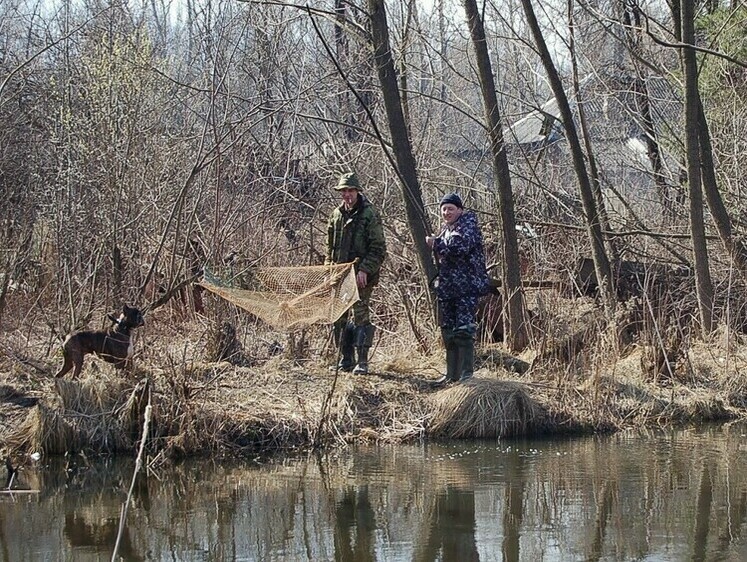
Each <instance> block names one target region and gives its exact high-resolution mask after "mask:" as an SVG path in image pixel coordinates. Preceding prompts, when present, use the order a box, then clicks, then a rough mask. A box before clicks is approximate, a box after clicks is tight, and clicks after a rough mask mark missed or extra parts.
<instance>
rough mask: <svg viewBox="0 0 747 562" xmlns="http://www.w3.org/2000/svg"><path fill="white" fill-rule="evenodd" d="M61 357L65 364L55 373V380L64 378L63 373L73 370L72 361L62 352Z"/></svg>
mask: <svg viewBox="0 0 747 562" xmlns="http://www.w3.org/2000/svg"><path fill="white" fill-rule="evenodd" d="M63 357H64V358H65V362H64V363H63V364H62V367H60V370H59V371H57V374H56V375H55V378H58V379H59V378H60V377H64V376H65V373H67V372H68V371H69V370H70V369H72V368H73V361H72V360H71V359H70V356H69V355H68V354H67V353H65V352H64V351H63Z"/></svg>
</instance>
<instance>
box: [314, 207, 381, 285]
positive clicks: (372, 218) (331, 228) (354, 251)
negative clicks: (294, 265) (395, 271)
mask: <svg viewBox="0 0 747 562" xmlns="http://www.w3.org/2000/svg"><path fill="white" fill-rule="evenodd" d="M385 257H386V241H385V240H384V227H383V225H382V223H381V216H380V215H379V212H378V211H377V210H376V209H375V208H374V206H373V205H371V203H369V201H368V199H366V198H365V197H364V196H363V195H360V196H359V197H358V202H357V203H356V204H355V206H354V207H353V208H352V209H351V210H350V211H346V210H345V208H344V206H342V205H340V206H339V207H337V208H336V209H335V210H334V211H332V214H331V215H330V217H329V222H328V223H327V254H326V258H325V260H324V263H325V264H330V263H344V262H351V261H353V260H355V259H356V258H358V264H357V265H356V268H355V270H356V272H358V271H365V272H366V273H367V274H368V283H369V285H375V284H376V283H377V282H378V280H379V269H381V264H382V263H383V262H384V258H385Z"/></svg>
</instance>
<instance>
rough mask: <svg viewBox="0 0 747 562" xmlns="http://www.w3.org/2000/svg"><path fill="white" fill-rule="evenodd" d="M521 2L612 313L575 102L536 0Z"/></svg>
mask: <svg viewBox="0 0 747 562" xmlns="http://www.w3.org/2000/svg"><path fill="white" fill-rule="evenodd" d="M521 4H522V6H523V7H524V14H525V15H526V18H527V22H528V24H529V28H530V30H531V32H532V36H533V37H534V43H535V45H536V47H537V50H538V51H539V55H540V59H541V60H542V64H543V66H544V68H545V72H546V73H547V76H548V78H549V81H550V86H551V88H552V91H553V94H554V95H555V99H556V101H557V103H558V107H559V109H560V115H561V117H562V121H563V129H564V130H565V134H566V138H567V140H568V143H569V145H570V149H571V154H572V156H573V167H574V170H575V172H576V177H577V179H578V184H579V190H580V192H581V201H582V203H583V207H584V215H585V217H586V228H587V232H588V235H589V240H590V242H591V255H592V259H593V260H594V269H595V272H596V276H597V279H598V280H599V287H600V289H601V292H602V295H603V297H604V302H605V307H606V308H607V310H608V312H609V313H610V315H611V313H612V312H613V311H614V309H615V289H614V281H613V278H612V271H611V268H610V262H609V258H608V256H607V252H606V251H605V248H604V236H603V233H602V226H601V220H600V213H599V208H598V205H597V200H596V198H595V197H594V190H593V186H592V184H591V181H590V179H589V174H588V171H587V168H586V162H585V158H584V152H583V149H582V147H581V142H580V140H579V136H578V133H577V130H576V125H575V123H574V120H573V113H572V112H571V106H570V104H569V103H568V96H567V95H566V93H565V89H564V88H563V83H562V81H561V79H560V76H559V75H558V71H557V69H556V68H555V64H554V63H553V60H552V57H551V56H550V51H549V50H548V48H547V43H546V42H545V38H544V36H543V34H542V30H541V29H540V26H539V23H538V22H537V17H536V16H535V14H534V8H533V7H532V2H531V0H521Z"/></svg>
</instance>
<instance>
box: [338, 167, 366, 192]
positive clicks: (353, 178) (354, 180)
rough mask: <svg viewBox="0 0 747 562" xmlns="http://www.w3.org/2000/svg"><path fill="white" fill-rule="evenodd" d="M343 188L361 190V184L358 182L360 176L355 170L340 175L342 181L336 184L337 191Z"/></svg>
mask: <svg viewBox="0 0 747 562" xmlns="http://www.w3.org/2000/svg"><path fill="white" fill-rule="evenodd" d="M343 189H357V190H358V191H360V190H361V184H360V183H359V182H358V176H357V175H355V172H346V173H344V174H342V175H341V176H340V181H338V182H337V185H336V186H335V190H336V191H342V190H343Z"/></svg>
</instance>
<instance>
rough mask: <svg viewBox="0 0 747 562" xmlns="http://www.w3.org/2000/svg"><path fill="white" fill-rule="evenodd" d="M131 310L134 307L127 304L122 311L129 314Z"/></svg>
mask: <svg viewBox="0 0 747 562" xmlns="http://www.w3.org/2000/svg"><path fill="white" fill-rule="evenodd" d="M130 310H132V309H131V308H130V307H129V306H127V305H126V304H125V305H124V306H123V307H122V312H124V313H125V314H127V313H128V312H129V311H130Z"/></svg>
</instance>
